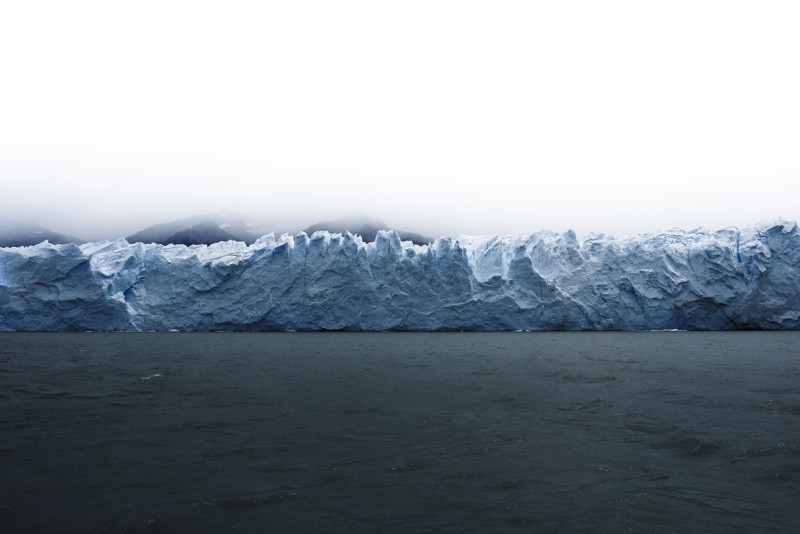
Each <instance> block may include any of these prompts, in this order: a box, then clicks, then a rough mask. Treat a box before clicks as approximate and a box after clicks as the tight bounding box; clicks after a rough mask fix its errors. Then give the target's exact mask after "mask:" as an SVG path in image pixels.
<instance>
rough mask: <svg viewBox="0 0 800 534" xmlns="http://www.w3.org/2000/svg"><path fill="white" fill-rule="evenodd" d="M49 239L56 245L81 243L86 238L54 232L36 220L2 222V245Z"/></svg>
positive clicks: (35, 243) (33, 242)
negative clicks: (35, 221)
mask: <svg viewBox="0 0 800 534" xmlns="http://www.w3.org/2000/svg"><path fill="white" fill-rule="evenodd" d="M42 241H49V242H50V243H52V244H54V245H63V244H66V243H75V244H76V245H80V244H83V243H86V241H85V240H83V239H80V238H78V237H75V236H71V235H66V234H60V233H58V232H53V231H52V230H49V229H47V228H45V227H43V226H40V225H38V224H36V223H34V222H20V221H12V222H6V223H0V247H29V246H31V245H38V244H39V243H41V242H42Z"/></svg>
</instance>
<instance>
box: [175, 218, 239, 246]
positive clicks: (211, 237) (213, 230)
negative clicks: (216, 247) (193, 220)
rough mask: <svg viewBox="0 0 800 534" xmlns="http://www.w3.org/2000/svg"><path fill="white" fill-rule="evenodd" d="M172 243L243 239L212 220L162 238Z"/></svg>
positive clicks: (202, 243)
mask: <svg viewBox="0 0 800 534" xmlns="http://www.w3.org/2000/svg"><path fill="white" fill-rule="evenodd" d="M164 241H165V242H166V243H164V244H172V245H186V246H190V245H211V244H213V243H219V242H220V241H244V240H243V239H238V238H237V237H236V236H235V235H233V234H232V233H230V232H226V231H225V230H223V229H222V228H220V227H219V226H218V225H217V223H215V222H214V221H203V222H201V223H199V224H195V225H193V226H191V227H189V228H187V229H186V230H183V231H181V232H177V233H175V234H173V235H171V236H169V237H168V238H166V239H165V240H164Z"/></svg>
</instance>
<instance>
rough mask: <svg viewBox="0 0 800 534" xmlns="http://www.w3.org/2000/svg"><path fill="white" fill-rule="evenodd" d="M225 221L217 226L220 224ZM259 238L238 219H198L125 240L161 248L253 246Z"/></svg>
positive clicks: (156, 227)
mask: <svg viewBox="0 0 800 534" xmlns="http://www.w3.org/2000/svg"><path fill="white" fill-rule="evenodd" d="M220 220H221V221H222V222H221V223H220V224H218V222H217V221H220ZM259 237H260V236H257V235H255V234H254V233H252V232H250V231H249V230H248V229H247V226H246V224H245V223H244V222H243V221H241V220H240V219H237V218H235V217H230V216H225V215H216V216H215V215H198V216H196V217H189V218H186V219H179V220H177V221H171V222H167V223H161V224H154V225H153V226H148V227H147V228H145V229H144V230H140V231H139V232H136V233H135V234H133V235H130V236H128V237H126V238H125V239H126V240H127V241H128V243H158V244H161V245H210V244H212V243H217V242H219V241H229V240H231V241H244V242H245V243H246V244H248V245H251V244H253V243H254V242H255V240H256V239H258V238H259Z"/></svg>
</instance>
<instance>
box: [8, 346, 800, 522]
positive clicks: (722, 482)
mask: <svg viewBox="0 0 800 534" xmlns="http://www.w3.org/2000/svg"><path fill="white" fill-rule="evenodd" d="M0 429H2V434H0V477H1V478H0V482H2V484H1V485H0V518H2V527H0V528H1V529H2V530H3V531H4V532H223V531H224V532H481V533H483V532H604V531H605V532H637V533H639V532H682V531H683V532H725V533H727V532H756V531H758V532H796V531H797V529H798V528H800V527H798V525H800V332H775V333H764V332H753V333H671V332H652V333H602V334H601V333H552V334H550V333H547V334H542V333H530V334H527V333H525V334H523V333H517V334H511V333H503V334H486V333H480V334H472V333H469V334H468V333H462V334H459V333H450V334H444V333H439V334H400V333H380V334H361V333H360V334H346V333H330V334H289V333H285V334H284V333H272V334H100V333H93V334H23V333H17V334H0Z"/></svg>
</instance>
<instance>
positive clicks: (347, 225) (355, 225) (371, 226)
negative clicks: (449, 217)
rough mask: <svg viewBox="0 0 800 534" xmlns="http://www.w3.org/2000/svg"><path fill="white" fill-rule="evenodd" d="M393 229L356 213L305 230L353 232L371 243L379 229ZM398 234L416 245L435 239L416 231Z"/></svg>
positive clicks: (398, 232)
mask: <svg viewBox="0 0 800 534" xmlns="http://www.w3.org/2000/svg"><path fill="white" fill-rule="evenodd" d="M391 229H392V227H391V226H389V225H388V224H386V223H385V222H383V221H380V220H378V219H372V218H369V217H364V216H359V215H354V216H349V217H342V218H341V219H335V220H333V221H323V222H320V223H317V224H313V225H311V226H309V227H308V228H306V229H305V230H303V231H304V232H305V233H307V234H308V235H311V234H313V233H314V232H319V231H323V230H327V231H328V232H331V233H339V234H344V233H345V232H350V233H351V234H357V235H360V236H361V239H363V240H364V241H366V242H368V243H369V242H372V241H375V238H376V237H377V235H378V230H391ZM397 235H398V236H399V237H400V239H401V240H403V241H411V242H413V243H414V244H416V245H427V244H428V243H431V242H433V239H431V238H430V237H425V236H423V235H420V234H417V233H414V232H405V231H401V230H397Z"/></svg>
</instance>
